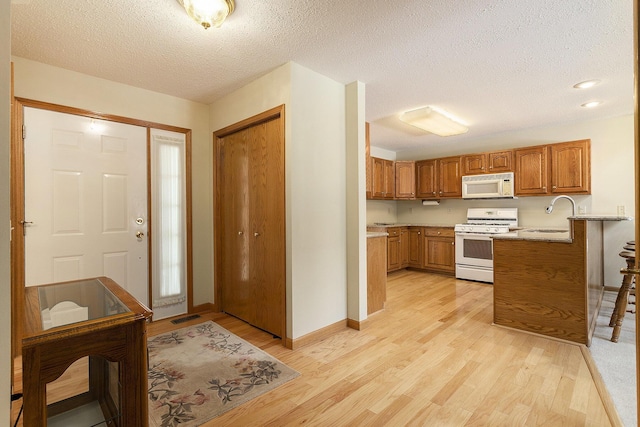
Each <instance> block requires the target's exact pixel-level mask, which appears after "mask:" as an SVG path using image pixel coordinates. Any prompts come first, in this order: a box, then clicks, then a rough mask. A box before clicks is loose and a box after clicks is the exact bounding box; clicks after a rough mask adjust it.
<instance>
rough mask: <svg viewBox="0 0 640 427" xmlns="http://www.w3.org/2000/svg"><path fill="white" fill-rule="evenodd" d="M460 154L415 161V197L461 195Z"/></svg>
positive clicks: (430, 197) (452, 196)
mask: <svg viewBox="0 0 640 427" xmlns="http://www.w3.org/2000/svg"><path fill="white" fill-rule="evenodd" d="M461 178H462V161H461V158H460V156H453V157H444V158H441V159H433V160H422V161H419V162H416V198H425V199H426V198H428V199H434V198H437V199H439V198H447V197H448V198H454V197H462V181H461Z"/></svg>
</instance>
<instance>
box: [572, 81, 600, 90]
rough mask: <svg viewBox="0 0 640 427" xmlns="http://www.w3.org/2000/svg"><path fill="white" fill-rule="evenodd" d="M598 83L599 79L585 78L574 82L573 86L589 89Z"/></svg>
mask: <svg viewBox="0 0 640 427" xmlns="http://www.w3.org/2000/svg"><path fill="white" fill-rule="evenodd" d="M598 83H600V80H585V81H583V82H580V83H576V84H574V85H573V87H574V88H576V89H589V88H590V87H594V86H595V85H597V84H598Z"/></svg>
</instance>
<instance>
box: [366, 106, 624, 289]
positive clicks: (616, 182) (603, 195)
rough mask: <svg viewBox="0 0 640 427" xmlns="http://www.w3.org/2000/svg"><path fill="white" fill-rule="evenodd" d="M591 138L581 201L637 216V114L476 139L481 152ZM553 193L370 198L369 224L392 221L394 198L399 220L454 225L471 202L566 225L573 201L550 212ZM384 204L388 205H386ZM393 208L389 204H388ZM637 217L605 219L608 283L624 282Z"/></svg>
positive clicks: (526, 219)
mask: <svg viewBox="0 0 640 427" xmlns="http://www.w3.org/2000/svg"><path fill="white" fill-rule="evenodd" d="M578 139H591V193H592V194H591V195H589V196H574V197H573V198H574V199H575V200H576V202H577V204H578V205H579V206H584V207H585V209H586V212H587V213H597V214H616V211H617V209H616V207H617V206H619V205H620V206H625V210H626V213H627V214H628V215H631V216H633V215H634V213H633V207H634V203H635V197H634V158H633V152H634V148H633V116H632V115H628V116H622V117H615V118H609V119H602V120H597V121H589V122H580V123H569V124H563V125H557V126H548V127H540V128H533V129H525V130H520V131H514V132H505V133H502V134H498V135H492V136H490V137H486V138H479V139H477V140H475V141H473V142H474V146H476V147H477V148H476V149H475V152H483V151H491V150H498V149H502V148H516V147H523V146H530V145H541V144H547V143H555V142H563V141H573V140H578ZM457 154H464V152H461V151H453V150H452V151H451V152H450V153H438V154H436V155H434V154H429V151H428V149H426V148H420V149H416V150H411V151H403V152H399V153H397V159H398V160H417V159H427V158H434V157H442V156H447V155H457ZM551 199H552V197H521V198H519V199H517V200H501V201H496V200H489V201H477V200H474V201H463V200H443V201H442V202H441V205H440V206H422V205H421V204H420V202H419V201H415V202H414V201H407V202H405V201H401V202H379V201H369V202H368V203H367V223H369V224H371V223H373V222H378V221H380V222H391V221H389V219H390V218H391V217H392V216H393V215H392V213H390V212H388V209H391V207H390V203H395V204H396V208H397V211H396V215H395V217H394V218H393V220H394V221H397V222H401V223H435V224H444V225H452V224H455V223H459V222H464V221H465V215H466V210H467V208H469V207H489V206H500V207H503V206H504V207H517V208H518V214H519V221H520V225H521V226H527V227H528V226H531V227H537V226H553V227H562V226H565V225H566V224H567V220H566V217H567V216H569V215H570V214H571V204H570V203H569V202H568V201H563V200H560V201H558V204H557V205H556V208H555V209H554V211H553V213H552V214H551V215H547V214H546V213H545V212H544V207H545V206H546V205H548V204H549V202H550V201H551ZM382 203H384V205H383V204H382ZM385 208H388V209H385ZM634 227H635V221H625V222H615V223H605V225H604V233H605V238H604V245H605V253H606V255H607V256H606V259H605V270H606V271H605V284H606V285H608V286H619V284H620V282H621V280H622V278H621V276H620V273H619V269H620V267H622V265H623V263H622V262H621V259H620V257H619V256H618V252H620V250H621V247H622V245H623V244H624V242H626V241H627V240H632V239H633V234H634Z"/></svg>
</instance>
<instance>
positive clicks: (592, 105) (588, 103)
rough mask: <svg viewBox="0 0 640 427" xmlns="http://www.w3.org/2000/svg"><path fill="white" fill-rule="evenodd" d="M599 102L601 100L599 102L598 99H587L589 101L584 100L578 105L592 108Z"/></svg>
mask: <svg viewBox="0 0 640 427" xmlns="http://www.w3.org/2000/svg"><path fill="white" fill-rule="evenodd" d="M600 104H602V102H600V101H589V102H585V103H584V104H582V105H580V106H581V107H584V108H593V107H597V106H598V105H600Z"/></svg>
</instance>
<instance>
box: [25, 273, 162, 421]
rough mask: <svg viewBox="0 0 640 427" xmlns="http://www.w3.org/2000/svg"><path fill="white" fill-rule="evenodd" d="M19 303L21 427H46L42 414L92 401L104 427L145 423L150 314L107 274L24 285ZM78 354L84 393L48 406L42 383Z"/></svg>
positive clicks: (50, 414) (70, 408)
mask: <svg viewBox="0 0 640 427" xmlns="http://www.w3.org/2000/svg"><path fill="white" fill-rule="evenodd" d="M25 303H26V308H25V330H24V337H23V339H22V364H23V394H24V407H25V411H24V426H25V427H32V426H33V427H41V426H46V425H47V418H48V417H51V416H54V415H57V414H60V413H64V412H66V411H69V410H72V409H74V408H76V407H78V406H81V405H84V404H87V403H91V402H94V401H97V402H98V403H99V404H100V407H101V410H102V413H103V415H104V418H105V421H106V425H109V426H117V427H128V426H131V427H139V426H142V427H145V426H147V425H148V403H147V402H148V401H147V336H146V322H147V320H148V319H150V318H151V314H152V313H151V311H150V310H149V309H148V308H147V307H145V306H144V305H142V304H141V303H139V302H138V301H137V300H136V299H135V298H134V297H133V296H131V295H130V294H129V293H128V292H127V291H125V290H124V289H123V288H122V287H120V286H119V285H118V284H117V283H115V282H114V281H113V280H111V279H109V278H107V277H98V278H93V279H85V280H78V281H72V282H64V283H54V284H50V285H41V286H31V287H27V288H26V289H25ZM59 303H62V304H61V305H59ZM55 306H58V308H56V309H54V310H51V309H52V308H54V307H55ZM65 306H68V307H65ZM60 307H65V308H64V309H63V310H60ZM85 356H88V357H89V391H87V392H85V393H81V394H79V395H77V396H74V397H71V398H68V399H65V400H63V401H61V402H56V403H53V404H50V405H47V401H46V385H47V383H50V382H51V381H54V380H55V379H57V378H58V377H60V375H62V374H63V373H64V371H65V370H66V369H67V368H68V367H69V366H70V365H71V364H72V363H73V362H75V361H76V360H78V359H80V358H82V357H85Z"/></svg>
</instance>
